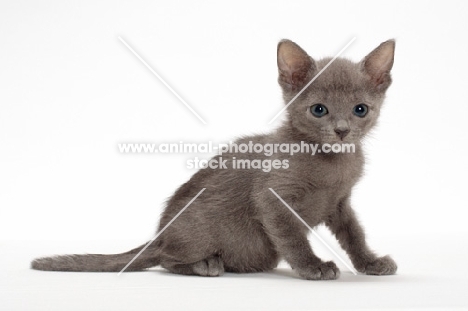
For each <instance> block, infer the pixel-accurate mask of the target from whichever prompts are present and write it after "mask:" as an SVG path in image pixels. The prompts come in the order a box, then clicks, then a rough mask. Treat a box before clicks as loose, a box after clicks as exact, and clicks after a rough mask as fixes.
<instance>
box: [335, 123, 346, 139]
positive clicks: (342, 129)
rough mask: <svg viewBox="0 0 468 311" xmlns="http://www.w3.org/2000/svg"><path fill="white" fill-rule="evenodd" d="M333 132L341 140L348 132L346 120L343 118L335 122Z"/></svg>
mask: <svg viewBox="0 0 468 311" xmlns="http://www.w3.org/2000/svg"><path fill="white" fill-rule="evenodd" d="M335 133H336V135H338V137H340V138H341V140H343V138H345V137H346V135H348V133H349V127H348V122H346V121H345V120H340V121H338V123H337V124H336V128H335Z"/></svg>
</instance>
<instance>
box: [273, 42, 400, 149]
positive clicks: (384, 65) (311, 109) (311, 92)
mask: <svg viewBox="0 0 468 311" xmlns="http://www.w3.org/2000/svg"><path fill="white" fill-rule="evenodd" d="M394 50H395V41H394V40H389V41H386V42H383V43H382V44H380V45H379V46H378V47H377V48H376V49H375V50H373V51H372V52H371V53H369V54H368V55H367V56H366V57H364V59H363V60H362V61H360V62H359V63H354V62H351V61H349V60H347V59H343V58H337V59H336V60H335V61H334V62H333V63H331V64H330V66H329V67H328V68H326V69H325V70H323V72H321V73H320V71H321V70H322V69H323V68H324V67H325V66H326V65H327V64H328V63H329V62H330V60H331V58H326V59H322V60H319V61H315V60H314V59H313V58H312V57H310V56H309V55H307V53H306V52H305V51H304V50H303V49H302V48H301V47H300V46H299V45H297V44H296V43H294V42H292V41H290V40H282V41H281V42H280V43H279V44H278V70H279V78H278V81H279V84H280V85H281V88H282V89H283V98H284V100H285V103H286V104H288V103H289V102H290V101H291V100H292V99H293V98H294V97H295V96H296V95H297V94H298V93H299V92H300V91H301V90H302V89H303V88H304V87H305V86H306V85H307V84H308V83H309V82H310V81H311V80H312V79H313V78H314V77H316V75H317V74H319V73H320V74H319V75H318V77H317V78H316V79H315V80H314V81H313V82H312V83H311V84H310V85H309V86H308V87H307V88H306V89H305V90H304V91H303V92H302V93H301V94H300V95H299V97H297V99H295V100H294V101H293V102H292V103H291V104H290V105H289V106H288V108H287V112H288V115H289V124H290V126H291V129H292V130H294V132H295V133H296V134H298V135H299V136H301V137H302V139H306V140H311V141H314V142H320V143H337V142H350V143H352V142H357V141H358V140H360V139H361V138H362V137H363V136H364V135H365V134H367V133H368V132H369V130H370V129H371V128H372V127H373V126H374V125H375V123H376V121H377V118H378V116H379V113H380V108H381V106H382V102H383V100H384V97H385V91H386V90H387V88H388V87H389V86H390V84H391V82H392V79H391V76H390V70H391V69H392V66H393V55H394Z"/></svg>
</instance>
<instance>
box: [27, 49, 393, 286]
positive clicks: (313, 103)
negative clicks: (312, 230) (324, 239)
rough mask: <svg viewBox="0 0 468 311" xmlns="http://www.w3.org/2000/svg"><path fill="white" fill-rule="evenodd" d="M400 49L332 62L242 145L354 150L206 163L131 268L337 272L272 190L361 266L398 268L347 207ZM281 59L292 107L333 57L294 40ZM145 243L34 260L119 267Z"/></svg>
mask: <svg viewBox="0 0 468 311" xmlns="http://www.w3.org/2000/svg"><path fill="white" fill-rule="evenodd" d="M394 49H395V42H394V41H393V40H389V41H386V42H384V43H382V44H381V45H380V46H379V47H377V48H376V49H375V50H373V51H372V52H371V53H370V54H369V55H367V56H366V57H365V58H364V59H363V60H362V61H361V62H359V63H353V62H351V61H349V60H346V59H341V58H338V59H336V61H335V62H333V63H332V64H331V65H330V67H329V68H327V69H326V70H325V71H324V72H323V73H322V74H321V75H320V76H319V77H318V78H317V79H316V80H315V81H314V82H313V83H312V84H311V85H310V86H309V87H308V88H307V89H306V90H305V91H304V92H303V93H302V94H301V95H300V96H299V97H298V98H297V99H296V100H295V102H293V103H292V104H291V105H290V106H288V108H287V115H288V118H287V120H286V122H284V124H282V126H281V127H280V128H278V129H277V130H276V131H275V132H273V133H271V134H266V135H256V136H250V137H244V138H241V139H239V140H237V143H238V144H241V143H248V142H249V141H252V142H253V143H261V144H266V143H300V142H301V141H303V142H307V143H318V144H324V143H330V144H333V143H343V142H344V143H354V144H355V147H356V150H355V152H354V153H328V154H325V153H317V154H316V155H314V156H311V155H310V154H308V153H297V154H294V155H292V156H291V155H289V154H285V153H275V154H273V155H272V156H271V157H267V156H265V155H263V154H257V153H251V154H249V153H246V154H241V153H229V152H226V153H224V154H222V157H223V159H228V163H227V167H228V169H209V168H208V169H202V170H200V171H198V172H197V173H196V174H195V175H193V176H192V178H191V179H190V180H189V181H188V182H186V183H185V184H183V185H182V186H181V187H180V188H179V189H177V191H176V192H175V194H174V195H173V196H172V197H171V198H170V199H169V201H168V203H167V206H166V209H165V211H164V213H163V214H162V217H161V220H160V224H159V229H158V231H159V230H161V228H163V227H164V226H165V225H166V224H167V223H168V222H169V221H171V220H172V219H173V217H174V216H175V215H176V214H177V213H178V212H179V211H180V210H181V209H182V208H183V207H184V206H185V205H186V204H187V203H188V202H189V201H190V200H191V199H192V198H194V197H195V195H197V193H198V192H199V191H200V190H201V189H202V188H206V191H204V192H203V193H202V194H201V195H200V196H199V197H198V198H197V199H196V200H195V201H194V202H193V203H192V204H191V205H190V206H189V207H188V209H187V210H186V211H185V212H184V213H182V214H181V215H180V217H179V218H177V219H176V220H175V221H174V222H173V223H172V225H171V226H169V227H168V229H167V230H166V231H164V232H163V233H162V234H161V235H160V236H159V237H158V239H156V240H155V241H154V242H153V243H152V244H151V245H150V246H149V247H148V249H146V250H145V252H143V253H142V255H141V256H140V257H138V258H137V259H136V260H135V261H134V262H133V263H132V264H131V265H130V266H129V267H128V269H127V270H128V271H137V270H143V269H146V268H150V267H154V266H157V265H161V266H162V267H164V268H166V269H167V270H169V271H171V272H173V273H178V274H186V275H201V276H219V275H222V274H223V273H224V272H225V271H227V272H235V273H244V272H258V271H268V270H271V269H274V268H275V267H276V266H277V264H278V262H279V260H280V259H285V260H286V261H287V262H288V263H289V264H290V265H291V267H292V268H293V269H294V270H295V271H297V273H298V274H299V275H300V276H301V277H303V278H305V279H309V280H330V279H336V278H338V276H339V274H340V272H339V270H338V268H337V267H336V265H335V264H334V263H333V262H331V261H329V262H324V261H322V260H321V259H320V258H318V257H317V256H316V255H315V254H314V252H313V251H312V248H311V246H310V244H309V241H308V240H307V233H308V230H307V228H306V227H305V226H304V225H303V224H302V223H300V221H299V220H298V219H297V218H296V217H295V216H294V215H293V214H292V213H291V212H290V211H289V210H288V209H287V208H286V207H285V206H284V205H283V203H282V202H281V201H279V200H278V198H277V197H276V196H275V195H274V194H273V193H272V192H271V191H269V188H272V189H274V190H275V191H276V192H277V193H278V194H279V195H280V196H281V197H282V199H283V200H284V201H285V202H287V203H288V204H289V205H290V206H291V207H292V208H293V209H294V210H295V211H296V212H297V213H298V214H299V215H300V216H301V217H302V218H303V219H304V220H305V221H306V222H307V223H308V224H309V226H311V227H314V226H317V225H319V224H321V223H324V224H325V225H327V226H328V227H329V228H330V229H331V231H332V232H333V233H334V234H335V235H336V238H337V239H338V241H339V242H340V244H341V246H342V248H343V249H344V250H345V251H346V252H347V253H348V255H349V257H350V259H351V261H352V263H353V265H354V267H355V268H356V269H357V270H358V271H359V272H362V273H366V274H373V275H384V274H394V273H395V272H396V270H397V265H396V264H395V262H394V261H393V260H392V259H391V258H390V257H389V256H385V257H378V256H377V255H376V254H375V253H374V252H372V251H371V250H370V249H369V247H368V246H367V244H366V241H365V237H364V231H363V229H362V227H361V226H360V224H359V222H358V220H357V219H356V216H355V214H354V211H353V209H352V208H351V206H350V196H351V192H352V188H353V186H354V185H355V184H356V182H357V181H358V180H359V178H360V177H361V175H362V170H363V164H364V157H363V152H362V149H361V140H362V138H363V136H364V135H365V134H366V133H368V132H369V130H371V129H372V127H373V126H374V125H375V123H376V121H377V118H378V116H379V113H380V108H381V106H382V102H383V100H384V97H385V92H386V90H387V88H388V87H389V86H390V84H391V81H392V80H391V77H390V70H391V68H392V66H393V55H394ZM277 57H278V58H277V59H278V69H279V78H278V81H279V84H280V86H281V88H282V90H283V98H284V100H285V102H286V103H287V102H289V101H290V100H291V99H292V98H293V97H294V96H295V95H296V94H297V93H298V92H299V91H300V90H301V89H302V88H303V87H304V86H305V85H306V84H307V83H308V82H309V81H310V80H311V79H312V78H313V77H314V76H315V75H316V74H317V73H318V72H319V71H320V70H321V69H322V68H323V67H324V66H325V65H326V64H327V63H328V62H329V61H330V59H329V58H327V59H322V60H320V61H315V60H314V59H312V58H311V57H310V56H309V55H307V53H306V52H305V51H304V50H303V49H302V48H300V47H299V46H298V45H297V44H295V43H294V42H292V41H289V40H283V41H281V42H280V43H279V44H278V50H277ZM219 157H220V156H219V155H218V156H216V157H215V158H219ZM233 157H235V158H236V159H260V160H265V159H267V158H268V159H271V160H274V159H278V160H280V161H283V160H287V161H288V163H289V168H287V169H273V170H272V171H271V172H269V173H266V172H264V171H262V170H256V169H232V165H230V164H232V161H233ZM143 247H144V245H142V246H140V247H138V248H135V249H133V250H131V251H129V252H126V253H123V254H117V255H101V254H96V255H66V256H55V257H47V258H39V259H35V260H34V261H33V262H32V264H31V266H32V268H33V269H38V270H54V271H99V272H101V271H102V272H110V271H120V270H121V269H122V268H123V267H124V266H125V265H126V264H127V263H128V262H129V261H130V260H131V259H132V258H133V257H134V256H135V255H136V254H137V253H138V252H139V251H140V250H141V249H142V248H143Z"/></svg>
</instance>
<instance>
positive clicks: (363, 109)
mask: <svg viewBox="0 0 468 311" xmlns="http://www.w3.org/2000/svg"><path fill="white" fill-rule="evenodd" d="M367 110H368V108H367V105H364V104H359V105H357V106H354V108H353V113H354V114H355V115H357V116H358V117H360V118H364V117H365V116H366V114H367Z"/></svg>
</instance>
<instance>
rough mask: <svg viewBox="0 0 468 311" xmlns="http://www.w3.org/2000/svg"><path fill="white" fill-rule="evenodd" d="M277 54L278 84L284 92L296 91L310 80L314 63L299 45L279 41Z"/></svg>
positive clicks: (287, 41) (288, 41)
mask: <svg viewBox="0 0 468 311" xmlns="http://www.w3.org/2000/svg"><path fill="white" fill-rule="evenodd" d="M277 53H278V54H277V62H278V72H279V77H278V82H279V84H280V85H281V87H282V88H283V90H284V91H292V90H298V89H300V88H301V87H303V86H305V85H306V83H307V82H309V81H310V79H312V75H313V72H314V71H315V68H316V66H315V62H314V60H313V59H312V57H310V56H309V55H307V53H306V52H305V51H304V50H303V49H302V48H301V47H300V46H299V45H297V44H296V43H294V42H292V41H290V40H281V41H280V42H279V43H278V51H277Z"/></svg>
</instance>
